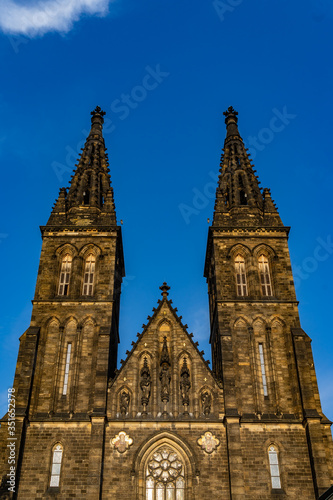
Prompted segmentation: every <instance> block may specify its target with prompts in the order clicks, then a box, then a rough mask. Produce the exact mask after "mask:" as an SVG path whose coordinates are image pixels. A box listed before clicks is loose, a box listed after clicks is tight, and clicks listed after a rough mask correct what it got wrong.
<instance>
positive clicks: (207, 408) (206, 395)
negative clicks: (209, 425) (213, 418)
mask: <svg viewBox="0 0 333 500" xmlns="http://www.w3.org/2000/svg"><path fill="white" fill-rule="evenodd" d="M201 406H202V413H203V414H204V415H206V417H207V416H208V415H209V414H210V412H211V408H212V396H211V394H210V392H209V391H207V390H205V391H203V392H202V394H201Z"/></svg>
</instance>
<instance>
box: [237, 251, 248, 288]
mask: <svg viewBox="0 0 333 500" xmlns="http://www.w3.org/2000/svg"><path fill="white" fill-rule="evenodd" d="M235 271H236V287H237V295H239V296H240V297H244V296H245V295H247V284H246V272H245V260H244V258H243V257H242V256H241V255H240V254H238V255H237V256H236V258H235Z"/></svg>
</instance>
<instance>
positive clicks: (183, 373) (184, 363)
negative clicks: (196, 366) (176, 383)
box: [180, 356, 190, 377]
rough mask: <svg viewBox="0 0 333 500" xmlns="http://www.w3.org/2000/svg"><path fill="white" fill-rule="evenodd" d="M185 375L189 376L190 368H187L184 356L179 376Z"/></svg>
mask: <svg viewBox="0 0 333 500" xmlns="http://www.w3.org/2000/svg"><path fill="white" fill-rule="evenodd" d="M185 374H186V375H187V376H188V377H189V376H190V370H189V369H188V366H187V359H186V356H185V357H184V360H183V366H182V369H181V371H180V376H181V377H182V376H183V375H185Z"/></svg>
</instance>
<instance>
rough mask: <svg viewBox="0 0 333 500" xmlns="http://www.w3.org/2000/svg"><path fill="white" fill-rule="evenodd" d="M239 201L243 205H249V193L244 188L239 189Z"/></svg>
mask: <svg viewBox="0 0 333 500" xmlns="http://www.w3.org/2000/svg"><path fill="white" fill-rule="evenodd" d="M239 202H240V204H241V205H247V194H246V193H245V191H244V190H243V189H241V190H240V191H239Z"/></svg>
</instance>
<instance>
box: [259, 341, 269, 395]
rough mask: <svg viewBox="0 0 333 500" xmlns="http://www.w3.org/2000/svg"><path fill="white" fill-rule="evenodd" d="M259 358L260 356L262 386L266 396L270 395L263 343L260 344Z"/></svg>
mask: <svg viewBox="0 0 333 500" xmlns="http://www.w3.org/2000/svg"><path fill="white" fill-rule="evenodd" d="M259 358H260V367H261V377H262V387H263V390H264V396H268V390H267V378H266V368H265V358H264V346H263V344H259Z"/></svg>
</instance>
